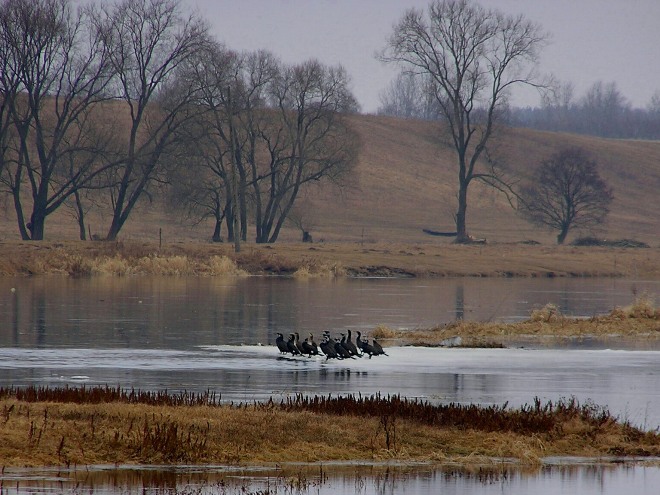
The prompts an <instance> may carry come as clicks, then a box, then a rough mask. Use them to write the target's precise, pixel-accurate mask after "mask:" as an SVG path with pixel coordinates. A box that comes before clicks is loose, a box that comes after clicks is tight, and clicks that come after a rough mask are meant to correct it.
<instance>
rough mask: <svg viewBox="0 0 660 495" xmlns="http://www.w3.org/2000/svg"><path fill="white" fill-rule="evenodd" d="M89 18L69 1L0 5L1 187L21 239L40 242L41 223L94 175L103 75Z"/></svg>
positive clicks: (100, 49) (104, 61) (19, 0)
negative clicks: (27, 201) (26, 200)
mask: <svg viewBox="0 0 660 495" xmlns="http://www.w3.org/2000/svg"><path fill="white" fill-rule="evenodd" d="M93 14H94V12H93V10H92V9H91V8H87V9H78V10H77V11H76V10H74V8H73V6H72V4H71V2H70V1H69V0H42V1H39V2H36V1H31V0H13V1H9V0H6V1H3V2H2V3H0V35H1V36H0V37H1V39H2V42H1V45H2V47H1V48H0V57H1V60H0V67H2V76H0V81H1V82H0V84H1V89H0V91H1V92H2V97H3V102H2V107H1V108H0V126H1V129H0V147H1V149H0V153H1V155H2V157H1V158H0V176H1V179H0V180H1V181H2V183H3V184H4V185H5V187H6V188H7V189H8V190H9V192H10V194H11V195H12V196H13V199H14V207H15V210H16V215H17V221H18V228H19V231H20V233H21V237H22V238H23V239H32V240H41V239H43V238H44V229H45V223H46V218H47V216H48V215H50V214H51V213H53V212H54V211H55V210H56V209H57V208H59V207H60V206H61V205H62V204H63V203H64V202H65V201H66V200H67V199H68V198H69V197H70V196H71V195H73V194H75V193H76V191H77V190H78V189H80V188H81V187H84V185H85V184H87V183H88V182H89V181H90V180H92V178H93V177H94V176H95V175H96V174H98V173H99V171H100V168H99V166H98V163H97V158H96V156H95V151H96V150H97V149H98V148H97V144H98V143H97V140H98V136H95V135H94V133H93V123H92V120H93V119H92V118H91V115H92V113H93V108H94V107H95V105H96V104H97V103H99V102H101V101H103V100H105V99H106V98H107V95H106V88H107V85H108V82H109V75H108V53H107V51H106V50H105V48H104V46H103V43H102V42H101V36H100V34H99V32H98V30H96V29H95V26H94V24H93V23H92V22H91V18H92V16H93ZM25 189H27V190H28V191H29V192H30V194H31V204H32V211H31V214H30V215H29V220H28V221H27V222H26V219H25V214H24V211H23V203H22V197H21V195H22V193H24V190H25Z"/></svg>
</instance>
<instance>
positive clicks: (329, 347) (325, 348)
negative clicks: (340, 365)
mask: <svg viewBox="0 0 660 495" xmlns="http://www.w3.org/2000/svg"><path fill="white" fill-rule="evenodd" d="M321 351H322V352H323V354H325V360H326V361H327V360H328V359H331V358H333V359H338V358H339V356H338V355H337V352H336V351H335V346H334V344H333V343H332V342H331V341H330V338H329V337H328V336H327V335H324V336H323V342H321Z"/></svg>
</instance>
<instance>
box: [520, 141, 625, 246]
mask: <svg viewBox="0 0 660 495" xmlns="http://www.w3.org/2000/svg"><path fill="white" fill-rule="evenodd" d="M597 168H598V167H597V164H596V162H595V161H594V159H593V158H591V157H590V156H589V155H588V154H587V153H586V152H585V151H584V150H582V149H581V148H566V149H563V150H561V151H559V152H557V153H555V154H553V155H552V156H551V157H550V158H549V159H547V160H545V161H543V162H542V163H541V166H540V167H539V168H538V169H537V170H536V173H535V174H534V177H533V183H532V184H531V185H530V186H527V187H525V188H523V189H522V191H521V193H520V203H519V210H520V211H521V212H522V214H523V215H524V216H525V217H526V218H527V219H528V220H529V221H531V222H532V223H534V224H536V225H541V226H546V227H549V228H551V229H555V230H558V231H559V234H558V235H557V244H563V242H564V240H565V239H566V235H567V234H568V231H569V230H570V229H571V228H585V227H592V226H595V225H599V224H601V223H602V222H603V221H604V220H605V217H606V216H607V214H608V213H609V205H610V203H611V202H612V197H613V196H612V190H611V189H610V188H609V187H608V185H607V183H606V182H605V181H604V180H603V179H601V177H600V175H599V174H598V170H597Z"/></svg>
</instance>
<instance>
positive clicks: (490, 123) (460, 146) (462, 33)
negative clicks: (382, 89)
mask: <svg viewBox="0 0 660 495" xmlns="http://www.w3.org/2000/svg"><path fill="white" fill-rule="evenodd" d="M545 38H546V35H545V34H543V33H542V32H541V30H540V27H539V26H538V25H536V24H534V23H532V22H530V21H527V20H525V19H524V18H523V17H522V16H517V17H511V16H506V15H504V14H502V13H501V12H498V11H494V10H486V9H484V8H482V7H481V6H479V5H477V4H476V3H474V2H472V1H471V0H445V1H440V0H435V1H433V2H432V3H431V4H430V5H429V7H428V10H427V12H426V13H424V12H423V11H420V10H417V9H411V10H409V11H408V12H406V14H405V15H404V16H403V18H402V19H401V20H400V21H399V23H398V24H397V25H395V27H394V32H393V33H392V35H391V36H390V38H389V40H388V43H387V47H386V48H385V50H384V51H383V53H382V54H381V56H380V58H381V60H383V61H385V62H395V63H399V64H401V65H402V66H403V68H404V70H406V71H407V72H410V73H413V74H421V75H427V76H428V77H429V78H430V79H431V81H432V83H433V84H432V91H433V93H432V94H433V97H434V99H435V100H436V102H437V104H438V106H439V109H440V112H441V115H442V117H443V119H444V120H445V122H446V125H447V129H448V131H449V134H450V142H451V145H452V146H453V148H454V149H455V150H456V155H457V166H458V206H457V210H456V216H455V220H456V231H457V242H464V241H466V240H468V239H469V236H468V233H467V227H466V220H467V207H468V188H469V186H470V184H471V182H472V181H473V180H475V179H476V180H486V181H487V182H488V183H490V184H493V183H498V184H500V186H501V187H502V188H503V189H506V188H507V184H505V183H503V181H502V179H501V178H500V177H499V176H498V175H497V174H494V173H493V171H492V170H488V171H481V170H480V169H479V159H480V158H481V157H482V155H483V153H484V151H485V150H486V145H487V144H488V141H489V139H490V138H491V137H492V135H493V129H494V125H495V123H496V120H497V117H498V112H499V111H500V110H501V109H502V108H503V107H504V106H505V104H506V102H507V96H508V94H509V90H510V89H511V88H512V87H514V86H515V85H519V84H535V80H536V73H535V68H536V64H537V59H538V51H539V49H540V48H541V47H542V46H543V44H544V41H545Z"/></svg>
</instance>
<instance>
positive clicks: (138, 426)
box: [0, 386, 660, 466]
mask: <svg viewBox="0 0 660 495" xmlns="http://www.w3.org/2000/svg"><path fill="white" fill-rule="evenodd" d="M659 454H660V436H659V435H658V433H657V432H648V431H643V430H641V429H639V428H636V427H634V426H632V425H630V424H628V423H626V422H620V421H617V419H616V418H614V417H612V415H611V414H610V413H609V412H608V411H607V410H606V409H604V408H601V407H598V406H595V405H593V404H580V403H578V402H577V401H576V400H575V399H567V400H563V401H559V402H548V403H541V401H539V400H538V399H536V400H535V401H534V402H533V404H531V405H528V406H525V407H522V408H518V409H509V408H507V407H506V406H489V407H482V406H476V405H461V404H447V405H433V404H429V403H426V402H422V401H416V400H410V399H406V398H402V397H399V396H387V397H384V396H380V395H376V396H371V397H362V396H345V397H332V396H312V397H310V396H303V395H297V396H294V397H290V398H288V399H286V400H282V401H273V400H270V401H267V402H252V403H236V404H234V403H230V404H224V403H222V401H221V398H220V396H218V395H216V394H214V393H212V392H210V391H209V392H204V393H199V394H196V393H189V392H182V393H177V394H169V393H167V392H165V391H162V392H145V391H136V390H132V389H131V390H124V389H121V388H119V387H108V386H106V387H79V388H70V387H62V388H48V387H26V388H18V387H8V388H2V389H0V459H2V462H3V464H4V465H7V466H12V465H13V466H17V465H47V464H56V465H69V466H70V465H72V464H74V465H76V464H97V463H170V464H177V463H187V464H190V463H220V464H255V463H257V464H259V463H271V462H287V461H288V462H312V461H330V460H365V459H373V460H383V459H398V460H403V461H419V460H424V461H438V462H445V461H452V462H458V463H462V464H464V465H470V464H472V463H475V462H479V463H481V462H483V461H484V460H487V459H492V458H495V457H496V458H502V457H507V458H515V459H518V460H519V461H520V462H521V463H523V464H535V463H539V462H540V459H541V458H542V457H543V456H545V455H588V456H598V455H617V456H625V455H636V456H657V455H659Z"/></svg>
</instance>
